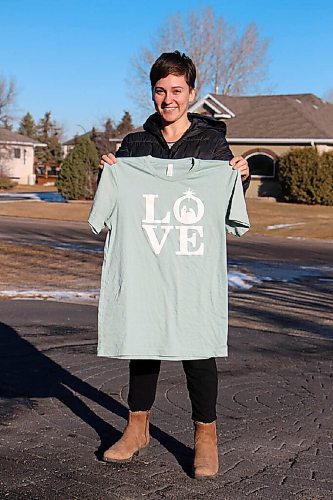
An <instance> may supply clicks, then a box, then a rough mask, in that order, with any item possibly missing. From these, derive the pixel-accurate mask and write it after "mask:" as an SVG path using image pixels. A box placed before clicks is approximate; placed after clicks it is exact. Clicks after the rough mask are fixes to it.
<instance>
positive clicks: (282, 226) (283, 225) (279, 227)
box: [266, 222, 305, 230]
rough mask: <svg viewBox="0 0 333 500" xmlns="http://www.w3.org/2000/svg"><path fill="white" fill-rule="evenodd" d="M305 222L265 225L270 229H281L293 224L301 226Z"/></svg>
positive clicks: (293, 225)
mask: <svg viewBox="0 0 333 500" xmlns="http://www.w3.org/2000/svg"><path fill="white" fill-rule="evenodd" d="M304 224H305V222H293V223H292V224H273V225H272V226H267V227H266V229H268V230H271V229H283V228H286V227H295V226H302V225H304Z"/></svg>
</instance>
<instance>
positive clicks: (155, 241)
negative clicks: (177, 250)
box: [142, 224, 173, 255]
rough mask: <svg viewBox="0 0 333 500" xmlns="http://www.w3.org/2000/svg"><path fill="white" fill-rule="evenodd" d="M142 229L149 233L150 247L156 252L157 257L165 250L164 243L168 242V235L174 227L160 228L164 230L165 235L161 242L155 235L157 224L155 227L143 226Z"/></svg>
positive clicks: (150, 225)
mask: <svg viewBox="0 0 333 500" xmlns="http://www.w3.org/2000/svg"><path fill="white" fill-rule="evenodd" d="M142 227H143V229H144V230H145V231H146V233H147V236H148V239H149V242H150V245H151V247H152V249H153V250H154V253H155V254H156V255H159V254H160V253H161V250H162V248H163V245H164V243H165V242H166V239H167V237H168V234H169V233H170V231H171V229H172V228H173V226H160V227H161V228H162V229H164V234H163V237H162V239H161V241H160V242H159V241H158V239H157V237H156V233H155V229H156V228H157V225H155V224H154V225H152V224H149V225H148V224H142Z"/></svg>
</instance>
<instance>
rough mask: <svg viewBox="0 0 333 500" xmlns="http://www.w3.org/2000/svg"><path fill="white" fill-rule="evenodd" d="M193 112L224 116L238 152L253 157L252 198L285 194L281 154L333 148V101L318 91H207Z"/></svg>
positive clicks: (193, 106) (249, 192)
mask: <svg viewBox="0 0 333 500" xmlns="http://www.w3.org/2000/svg"><path fill="white" fill-rule="evenodd" d="M190 112H192V113H200V114H205V115H208V116H212V117H215V118H216V119H218V120H223V121H224V122H225V123H226V125H227V140H228V142H229V144H230V148H231V150H232V152H233V154H234V155H242V156H244V158H246V159H247V160H248V163H249V166H250V171H251V174H252V182H251V185H250V188H249V190H248V194H247V195H248V196H253V197H255V196H279V192H280V189H279V183H278V180H277V173H278V167H279V158H280V157H281V155H282V154H283V153H285V152H286V151H288V150H289V149H290V148H292V147H305V146H315V147H317V148H318V150H319V151H321V152H323V151H330V150H332V151H333V104H330V103H328V102H326V101H324V100H322V99H320V98H319V97H317V96H315V95H313V94H293V95H258V96H244V97H236V96H224V95H217V94H207V95H206V96H205V97H203V98H202V99H200V100H198V101H197V102H196V103H194V104H193V105H192V106H191V108H190Z"/></svg>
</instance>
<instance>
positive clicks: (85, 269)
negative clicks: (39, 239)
mask: <svg viewBox="0 0 333 500" xmlns="http://www.w3.org/2000/svg"><path fill="white" fill-rule="evenodd" d="M0 253H1V281H0V289H2V290H32V289H38V290H56V289H59V285H60V287H61V289H66V290H72V291H80V290H89V289H96V288H99V285H100V272H101V269H102V261H103V256H102V254H93V253H83V252H68V251H65V250H54V249H52V248H48V247H46V246H42V245H41V246H33V245H15V244H14V243H7V242H6V243H5V242H1V241H0ZM18 261H19V262H20V266H19V268H18V265H17V263H18ZM18 269H19V271H18ZM41 269H42V270H43V272H40V270H41Z"/></svg>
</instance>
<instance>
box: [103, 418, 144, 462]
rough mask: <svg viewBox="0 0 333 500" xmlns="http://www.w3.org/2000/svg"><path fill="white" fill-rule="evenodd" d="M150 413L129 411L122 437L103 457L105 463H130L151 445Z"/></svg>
mask: <svg viewBox="0 0 333 500" xmlns="http://www.w3.org/2000/svg"><path fill="white" fill-rule="evenodd" d="M149 438H150V436H149V411H133V412H132V411H129V414H128V423H127V426H126V428H125V430H124V433H123V435H122V437H121V438H120V439H119V441H117V442H116V443H115V444H114V445H113V446H111V448H109V449H108V450H106V451H105V452H104V455H103V460H104V461H105V462H118V463H122V462H130V461H131V460H132V458H133V457H134V456H135V455H138V454H139V451H140V450H141V449H142V448H145V447H146V446H148V444H149Z"/></svg>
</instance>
